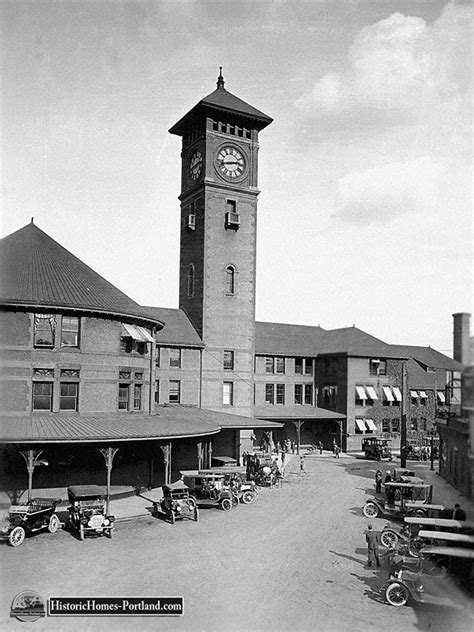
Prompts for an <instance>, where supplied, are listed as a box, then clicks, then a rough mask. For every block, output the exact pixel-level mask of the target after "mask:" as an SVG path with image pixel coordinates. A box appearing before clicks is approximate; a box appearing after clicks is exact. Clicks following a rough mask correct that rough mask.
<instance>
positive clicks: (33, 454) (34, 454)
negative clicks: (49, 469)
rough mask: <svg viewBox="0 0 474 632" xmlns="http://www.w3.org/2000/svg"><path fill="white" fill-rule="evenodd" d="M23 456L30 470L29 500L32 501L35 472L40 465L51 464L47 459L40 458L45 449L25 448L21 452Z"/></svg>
mask: <svg viewBox="0 0 474 632" xmlns="http://www.w3.org/2000/svg"><path fill="white" fill-rule="evenodd" d="M20 454H21V456H22V457H23V458H24V459H25V463H26V469H27V470H28V502H31V494H32V491H33V472H34V471H35V467H36V466H38V465H49V463H48V461H47V460H46V459H40V456H41V455H42V454H43V450H37V451H35V450H25V451H24V452H20Z"/></svg>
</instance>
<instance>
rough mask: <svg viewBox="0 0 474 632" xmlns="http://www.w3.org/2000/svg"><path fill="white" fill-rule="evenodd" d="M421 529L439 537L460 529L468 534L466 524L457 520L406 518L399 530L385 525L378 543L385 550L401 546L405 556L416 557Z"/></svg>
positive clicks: (458, 531) (457, 531)
mask: <svg viewBox="0 0 474 632" xmlns="http://www.w3.org/2000/svg"><path fill="white" fill-rule="evenodd" d="M423 529H424V530H427V529H431V531H436V532H440V535H444V533H446V532H450V533H460V532H461V529H463V530H464V531H467V532H468V533H469V527H466V523H464V522H461V521H459V520H445V519H442V518H426V517H419V516H406V517H405V518H404V524H403V526H402V527H401V528H400V529H397V528H396V527H394V526H392V525H391V524H386V525H385V527H384V528H383V529H382V532H381V534H380V542H381V544H382V546H384V547H386V548H398V547H400V546H401V545H402V546H404V547H405V548H406V550H407V551H408V553H407V554H409V555H411V556H415V557H416V556H418V551H419V548H420V539H419V537H418V536H419V534H420V533H421V531H422V530H423ZM473 533H474V531H473Z"/></svg>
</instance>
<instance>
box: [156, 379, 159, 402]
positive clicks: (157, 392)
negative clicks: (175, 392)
mask: <svg viewBox="0 0 474 632" xmlns="http://www.w3.org/2000/svg"><path fill="white" fill-rule="evenodd" d="M159 403H160V380H155V404H159Z"/></svg>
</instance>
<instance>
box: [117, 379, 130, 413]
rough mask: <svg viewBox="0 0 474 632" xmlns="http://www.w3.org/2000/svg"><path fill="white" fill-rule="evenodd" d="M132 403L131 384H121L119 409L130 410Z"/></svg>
mask: <svg viewBox="0 0 474 632" xmlns="http://www.w3.org/2000/svg"><path fill="white" fill-rule="evenodd" d="M129 401H130V384H119V398H118V409H119V410H128V405H129Z"/></svg>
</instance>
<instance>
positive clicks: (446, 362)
mask: <svg viewBox="0 0 474 632" xmlns="http://www.w3.org/2000/svg"><path fill="white" fill-rule="evenodd" d="M391 346H392V348H394V349H396V350H397V351H399V352H400V353H402V354H404V355H405V357H407V358H414V359H415V360H416V361H417V362H419V363H420V364H422V365H424V367H430V368H434V369H445V370H446V371H462V370H463V368H464V366H463V365H462V364H461V363H460V362H457V361H456V360H453V359H452V358H450V357H449V356H447V355H444V353H440V352H439V351H436V349H433V348H432V347H418V346H412V345H391Z"/></svg>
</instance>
